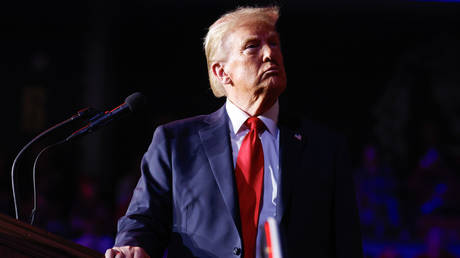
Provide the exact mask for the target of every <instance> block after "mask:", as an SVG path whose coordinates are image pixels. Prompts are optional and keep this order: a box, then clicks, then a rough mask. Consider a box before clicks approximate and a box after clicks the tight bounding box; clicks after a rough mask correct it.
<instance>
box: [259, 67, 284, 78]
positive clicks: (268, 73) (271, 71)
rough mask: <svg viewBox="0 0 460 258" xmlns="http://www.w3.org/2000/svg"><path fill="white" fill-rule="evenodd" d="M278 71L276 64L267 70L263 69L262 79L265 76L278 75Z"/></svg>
mask: <svg viewBox="0 0 460 258" xmlns="http://www.w3.org/2000/svg"><path fill="white" fill-rule="evenodd" d="M279 72H280V70H279V68H278V67H277V66H272V67H269V68H268V69H267V70H265V71H264V72H263V73H262V79H265V78H267V77H270V76H276V75H278V74H279Z"/></svg>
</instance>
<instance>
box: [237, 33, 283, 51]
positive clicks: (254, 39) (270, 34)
mask: <svg viewBox="0 0 460 258" xmlns="http://www.w3.org/2000/svg"><path fill="white" fill-rule="evenodd" d="M272 37H276V38H277V39H278V38H279V35H278V33H277V32H274V31H272V32H269V34H268V38H269V39H270V38H272ZM257 40H259V38H258V37H257V35H249V36H248V37H247V38H246V39H244V41H243V44H242V46H243V47H244V46H246V45H247V44H248V43H250V42H252V41H257Z"/></svg>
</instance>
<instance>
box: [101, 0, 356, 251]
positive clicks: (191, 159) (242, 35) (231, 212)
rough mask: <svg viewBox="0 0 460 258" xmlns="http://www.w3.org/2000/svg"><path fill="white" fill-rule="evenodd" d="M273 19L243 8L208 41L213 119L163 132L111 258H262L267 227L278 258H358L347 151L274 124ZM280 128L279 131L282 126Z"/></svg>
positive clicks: (298, 125)
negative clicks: (279, 243)
mask: <svg viewBox="0 0 460 258" xmlns="http://www.w3.org/2000/svg"><path fill="white" fill-rule="evenodd" d="M277 20H278V8H276V7H268V8H240V9H237V10H236V11H233V12H230V13H228V14H226V15H224V16H222V17H221V18H220V19H219V20H217V21H216V22H215V23H214V24H213V25H212V26H211V27H210V28H209V32H208V34H207V36H206V39H205V51H206V57H207V62H208V71H209V78H210V83H211V88H212V90H213V92H214V94H215V95H216V96H217V97H220V96H226V97H227V102H226V104H225V105H224V106H223V107H222V108H220V109H219V110H218V111H216V112H215V113H213V114H210V115H205V116H198V117H194V118H190V119H185V120H181V121H176V122H172V123H169V124H166V125H163V126H159V127H158V128H157V129H156V131H155V133H154V136H153V140H152V144H151V145H150V147H149V149H148V151H147V153H146V154H145V156H144V159H143V161H142V165H141V167H142V175H141V178H140V180H139V183H138V185H137V187H136V189H135V190H134V194H133V198H132V200H131V204H130V206H129V208H128V211H127V213H126V215H125V216H124V217H123V218H121V219H120V221H119V225H118V226H119V228H118V234H117V239H116V243H115V246H116V247H114V248H112V249H109V250H107V252H106V256H107V257H113V256H115V255H117V257H124V256H126V257H142V256H147V254H149V255H150V256H152V257H162V256H163V254H164V252H165V250H167V255H168V257H238V256H243V257H245V258H248V257H260V252H259V251H258V250H259V248H260V236H261V234H262V233H263V231H262V229H263V226H262V225H263V223H264V222H265V220H266V219H267V217H269V216H271V217H274V218H276V220H277V221H278V223H279V224H280V229H281V232H282V233H281V235H282V237H283V239H284V241H283V252H284V255H285V257H315V258H318V257H353V258H355V257H361V256H362V254H361V239H360V234H359V222H358V217H357V210H356V204H355V197H354V192H353V186H352V180H351V175H350V174H349V170H348V167H349V163H348V157H347V154H346V153H347V152H346V147H345V143H344V141H343V139H342V138H340V137H338V136H337V135H335V134H333V133H330V132H328V131H327V130H325V129H324V128H322V127H320V126H317V125H314V124H313V123H311V122H309V121H306V120H299V119H295V118H288V117H289V116H284V115H283V114H281V115H279V104H278V96H279V95H280V94H281V93H282V92H283V90H284V89H285V87H286V74H285V70H284V64H283V57H282V54H281V49H280V42H279V37H278V33H277V32H276V29H275V26H276V22H277ZM278 118H279V121H278Z"/></svg>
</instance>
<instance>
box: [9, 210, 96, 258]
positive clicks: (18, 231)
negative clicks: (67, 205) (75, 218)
mask: <svg viewBox="0 0 460 258" xmlns="http://www.w3.org/2000/svg"><path fill="white" fill-rule="evenodd" d="M0 256H1V257H14V258H16V257H17V258H20V257H103V255H102V254H101V253H99V252H97V251H95V250H92V249H89V248H86V247H84V246H81V245H79V244H76V243H74V242H72V241H69V240H66V239H64V238H62V237H59V236H56V235H54V234H51V233H49V232H46V231H44V230H42V229H39V228H37V227H34V226H31V225H29V224H26V223H24V222H21V221H17V220H15V219H13V218H11V217H8V216H6V215H3V214H1V213H0Z"/></svg>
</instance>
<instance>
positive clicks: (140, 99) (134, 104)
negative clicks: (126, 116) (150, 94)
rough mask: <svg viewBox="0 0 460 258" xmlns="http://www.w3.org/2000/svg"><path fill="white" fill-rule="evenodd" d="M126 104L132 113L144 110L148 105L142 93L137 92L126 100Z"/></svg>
mask: <svg viewBox="0 0 460 258" xmlns="http://www.w3.org/2000/svg"><path fill="white" fill-rule="evenodd" d="M125 103H126V104H127V105H128V108H129V110H130V111H131V112H135V111H137V110H140V109H142V108H143V107H144V106H145V105H146V104H147V99H146V98H145V96H144V95H142V93H140V92H135V93H133V94H131V95H129V96H128V97H127V98H126V99H125Z"/></svg>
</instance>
